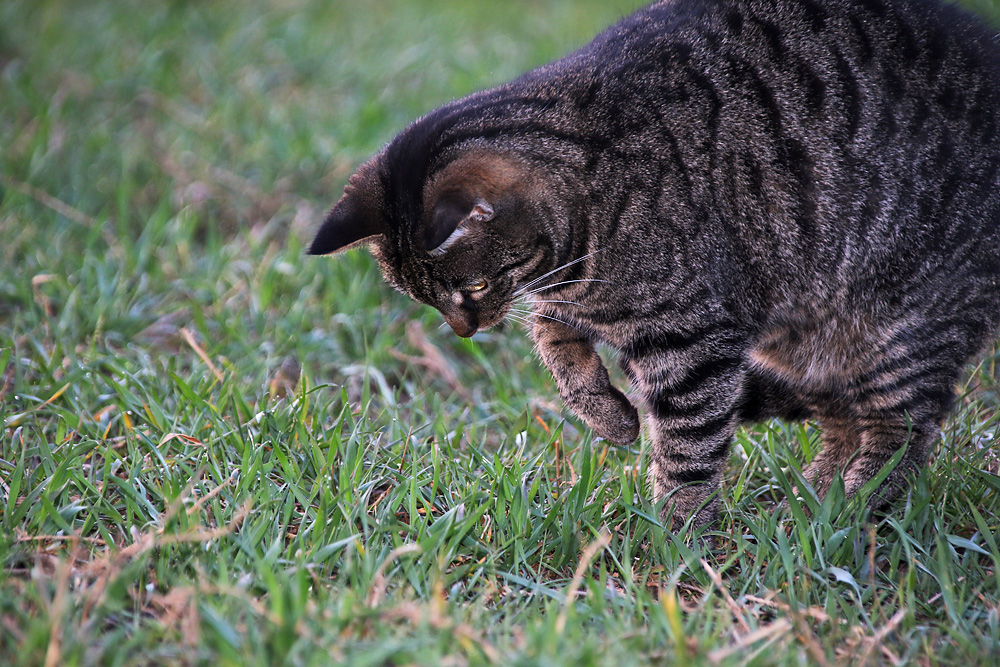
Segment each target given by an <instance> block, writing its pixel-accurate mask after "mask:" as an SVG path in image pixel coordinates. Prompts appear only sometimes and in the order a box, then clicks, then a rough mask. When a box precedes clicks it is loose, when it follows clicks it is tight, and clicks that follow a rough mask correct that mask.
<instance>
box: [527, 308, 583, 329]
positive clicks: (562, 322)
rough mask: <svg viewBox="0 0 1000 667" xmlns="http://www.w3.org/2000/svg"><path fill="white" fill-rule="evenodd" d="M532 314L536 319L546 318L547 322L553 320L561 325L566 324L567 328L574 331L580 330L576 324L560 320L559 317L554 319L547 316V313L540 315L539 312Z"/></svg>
mask: <svg viewBox="0 0 1000 667" xmlns="http://www.w3.org/2000/svg"><path fill="white" fill-rule="evenodd" d="M531 314H532V315H534V316H535V317H544V318H545V319H547V320H552V321H553V322H558V323H559V324H565V325H566V326H568V327H570V328H572V329H579V327H578V326H576V325H575V324H572V323H570V322H567V321H566V320H560V319H559V318H558V317H552V316H551V315H546V314H545V313H539V312H538V311H535V312H533V313H531Z"/></svg>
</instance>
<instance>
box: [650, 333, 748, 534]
mask: <svg viewBox="0 0 1000 667" xmlns="http://www.w3.org/2000/svg"><path fill="white" fill-rule="evenodd" d="M688 352H689V354H669V353H668V354H667V355H664V357H661V358H658V359H657V358H654V359H646V360H632V361H630V368H631V370H633V372H635V373H636V376H637V379H638V382H639V386H640V390H641V391H642V393H643V394H644V395H645V397H646V401H647V404H648V407H649V413H650V420H649V421H650V431H651V434H652V440H653V446H652V474H653V489H654V498H655V500H656V501H657V502H658V503H659V502H663V506H662V508H661V510H660V519H661V520H662V521H663V524H664V526H666V527H668V528H672V529H673V530H680V529H681V528H682V527H683V526H684V525H685V523H686V522H687V520H688V518H689V517H692V516H693V520H692V523H691V526H692V527H693V528H697V527H699V526H705V525H712V524H714V523H715V521H716V519H717V517H718V508H719V498H718V493H717V492H718V490H719V485H720V482H721V480H722V474H723V472H724V471H725V467H726V462H727V460H728V454H729V447H730V444H731V443H732V439H733V433H734V432H735V430H736V426H737V425H738V423H739V420H740V406H741V405H742V403H743V400H742V394H743V385H744V383H745V372H744V364H743V362H742V360H741V358H740V356H739V355H738V353H735V352H732V353H728V354H726V353H724V354H721V355H720V354H719V353H718V352H707V351H706V352H705V354H704V356H703V355H702V354H699V353H696V352H694V353H692V352H693V351H688ZM644 362H645V363H644Z"/></svg>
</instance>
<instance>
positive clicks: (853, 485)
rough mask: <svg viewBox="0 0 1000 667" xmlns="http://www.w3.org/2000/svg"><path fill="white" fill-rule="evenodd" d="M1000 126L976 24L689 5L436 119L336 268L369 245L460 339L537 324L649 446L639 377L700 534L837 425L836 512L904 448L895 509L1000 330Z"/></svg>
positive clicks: (390, 164) (405, 153)
mask: <svg viewBox="0 0 1000 667" xmlns="http://www.w3.org/2000/svg"><path fill="white" fill-rule="evenodd" d="M998 110H1000V47H998V46H997V43H996V42H995V41H993V40H992V39H991V38H990V35H989V34H988V33H987V32H986V31H985V30H984V29H983V28H981V27H980V26H979V25H978V24H976V23H975V22H974V21H973V20H972V19H970V18H968V17H967V16H965V15H964V14H962V13H961V12H960V11H959V10H956V9H954V8H951V7H942V6H940V5H938V4H936V3H933V2H925V1H923V0H670V1H667V2H661V3H657V4H654V5H652V6H650V7H648V8H646V9H644V10H641V11H639V12H637V13H636V14H634V15H633V16H631V17H628V18H626V19H624V20H622V21H621V22H620V23H618V24H617V25H615V26H613V27H611V28H610V29H608V30H607V31H606V32H604V33H603V34H601V35H599V36H598V37H597V38H596V39H595V40H594V41H593V42H592V43H591V44H590V45H589V46H587V47H585V48H583V49H582V50H580V51H578V52H576V53H574V54H572V55H570V56H568V57H566V58H564V59H562V60H559V61H557V62H554V63H552V64H549V65H547V66H544V67H541V68H540V69H537V70H535V71H532V72H529V73H528V74H526V75H524V76H523V77H521V78H520V79H517V80H516V81H514V82H512V83H509V84H506V85H503V86H500V87H498V88H494V89H491V90H487V91H484V92H481V93H477V94H475V95H472V96H470V97H467V98H465V99H462V100H458V101H456V102H453V103H451V104H448V105H446V106H444V107H442V108H440V109H438V110H436V111H434V112H432V113H430V114H428V115H427V116H425V117H424V118H421V119H420V120H418V121H416V122H415V123H414V124H412V125H411V126H410V127H408V128H407V129H406V130H405V131H403V132H402V133H401V134H400V135H399V136H397V137H396V138H395V139H394V140H393V141H392V142H391V143H390V144H389V145H388V146H386V147H385V148H384V149H383V150H382V151H381V152H380V153H379V154H377V155H376V156H375V157H373V158H372V159H371V160H370V161H369V162H368V163H366V164H365V165H363V166H362V167H361V168H360V169H359V171H358V173H357V174H356V175H355V177H354V178H352V179H351V182H350V184H349V185H348V186H347V188H346V191H345V194H344V196H343V198H342V199H341V200H340V201H339V202H338V203H337V205H336V206H335V207H334V209H333V210H332V211H331V213H330V215H329V217H328V218H327V220H326V221H325V222H324V224H323V225H322V227H321V228H320V230H319V233H318V234H317V237H316V240H315V241H314V243H313V246H312V248H311V252H312V253H314V254H325V253H329V252H334V251H337V250H340V249H342V248H344V247H349V246H352V245H355V244H358V243H364V244H367V245H369V246H370V248H371V249H372V251H373V252H374V254H375V256H376V257H377V258H378V260H379V262H380V264H381V266H382V269H383V273H384V274H385V277H386V279H387V280H388V281H389V282H390V283H391V284H392V285H394V286H395V287H396V288H398V289H400V290H403V291H404V292H406V293H408V294H410V295H411V296H412V297H413V298H415V299H417V300H419V301H422V302H424V303H427V304H430V305H432V306H434V307H435V308H438V309H439V310H440V311H441V313H442V314H443V315H444V317H445V319H446V321H447V322H448V323H449V324H450V325H451V326H452V328H453V329H454V330H455V332H456V333H458V334H459V335H462V336H468V335H472V334H473V333H475V332H476V331H478V330H480V329H484V328H487V327H490V326H493V325H494V324H496V323H498V322H499V321H501V320H503V319H504V318H505V317H508V316H510V317H520V316H521V315H520V314H519V313H518V310H517V308H518V304H521V303H526V304H528V305H529V306H530V308H531V310H532V314H531V315H530V318H531V322H532V333H533V337H534V341H535V345H536V348H537V350H538V353H539V355H540V357H541V359H542V361H543V362H544V363H545V364H546V366H548V368H549V369H550V370H551V371H552V374H553V376H554V378H555V381H556V385H557V387H558V390H559V393H560V395H561V396H562V397H563V400H564V401H565V402H566V404H567V405H568V406H569V407H570V408H571V409H573V410H574V411H575V412H576V413H577V414H579V415H580V416H581V417H582V418H583V419H584V420H585V421H586V422H587V423H588V424H589V425H590V426H591V427H592V428H593V429H594V430H595V431H596V432H597V433H599V434H601V435H603V436H604V437H606V438H608V439H609V440H611V441H613V442H616V443H628V442H631V441H632V440H634V439H635V438H636V437H637V435H638V432H639V419H638V414H637V412H636V410H635V408H634V407H633V406H632V405H631V404H630V403H629V400H628V399H627V398H626V397H625V395H624V394H622V392H621V391H619V390H618V389H616V388H615V387H613V386H612V385H611V384H610V382H609V379H608V373H607V371H606V369H605V368H604V366H603V365H602V363H601V359H600V357H599V356H598V355H597V353H596V352H595V349H594V346H595V344H596V343H598V342H602V343H605V344H607V345H608V346H610V347H611V348H612V349H614V350H617V352H618V356H619V358H620V361H621V363H622V366H623V367H624V368H625V370H626V372H627V373H628V375H629V377H630V378H631V379H632V382H633V389H634V390H635V392H636V393H638V394H639V395H640V396H641V397H642V398H643V400H644V403H645V407H646V409H647V415H648V427H649V430H650V432H651V437H652V442H653V446H652V463H653V470H654V493H655V497H656V498H657V499H666V501H665V502H664V504H663V508H664V509H663V517H664V519H665V520H670V519H673V520H674V522H675V525H679V523H682V522H683V520H685V519H687V518H688V517H689V516H690V515H692V514H693V515H694V517H693V518H694V524H695V525H701V524H709V523H711V522H712V521H713V520H714V519H715V516H716V512H717V504H718V500H717V497H716V494H715V491H716V490H717V489H718V486H719V481H720V477H721V475H722V472H723V468H724V465H725V462H726V460H727V454H728V451H729V447H730V442H731V439H732V436H733V431H734V429H735V428H736V427H737V425H738V424H740V423H741V422H746V421H749V420H760V419H766V418H770V417H782V418H786V419H803V418H811V419H814V420H816V421H817V422H818V423H819V425H820V426H821V427H822V429H823V432H824V440H825V446H824V448H823V450H822V452H821V453H820V454H819V455H818V456H817V457H816V459H815V460H814V461H813V462H812V463H811V464H810V465H809V467H808V469H807V471H806V473H807V476H808V478H809V479H810V480H811V481H812V482H813V483H814V484H815V486H816V487H817V488H818V489H819V490H820V491H821V492H825V491H826V489H827V488H829V484H830V482H831V480H832V478H833V476H834V474H835V473H836V472H839V473H841V474H843V476H844V479H845V483H846V486H847V491H848V493H853V492H856V491H857V490H858V489H859V488H860V487H861V486H862V485H863V484H864V483H865V482H866V481H868V480H869V479H871V478H872V477H873V476H874V475H875V474H876V472H877V471H878V470H879V469H880V468H881V467H882V465H883V464H884V463H885V462H886V461H888V460H889V459H890V458H891V457H892V455H893V454H894V453H895V452H896V451H898V450H899V448H900V447H902V446H904V445H905V446H906V447H907V449H906V453H905V456H904V458H903V462H902V464H901V465H900V466H899V467H898V468H897V469H896V470H895V471H894V472H893V473H892V474H891V475H890V477H889V479H888V480H886V482H885V484H884V485H883V486H882V488H881V489H880V492H879V496H878V502H879V503H888V502H889V501H891V500H892V498H893V497H894V496H895V495H896V494H897V493H898V492H899V491H900V490H902V489H904V488H905V486H906V484H907V475H909V474H910V473H911V472H913V471H916V470H918V469H919V468H920V467H921V466H922V465H923V464H924V463H925V460H926V458H927V456H928V452H929V450H930V448H931V446H932V444H933V442H934V439H935V438H936V437H937V433H938V429H939V425H940V422H941V420H942V419H943V418H944V416H945V414H946V413H947V411H948V410H949V408H950V404H951V402H952V392H953V389H952V387H953V386H954V383H955V381H956V379H957V378H958V376H959V373H960V371H961V369H962V366H963V364H964V363H965V362H966V360H967V359H968V358H969V357H970V356H971V355H973V354H975V353H976V352H977V351H979V350H980V349H981V348H982V347H983V346H984V345H985V344H986V343H987V342H988V341H989V340H990V339H991V337H992V336H993V335H995V333H996V330H997V328H998V326H1000V111H998ZM484 206H485V208H484ZM484 210H488V211H489V215H488V216H485V215H483V214H482V212H483V211H484ZM442 240H447V241H446V243H447V245H446V246H445V247H442ZM435 244H437V245H435Z"/></svg>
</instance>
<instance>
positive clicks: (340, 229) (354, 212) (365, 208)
mask: <svg viewBox="0 0 1000 667" xmlns="http://www.w3.org/2000/svg"><path fill="white" fill-rule="evenodd" d="M376 160H377V158H376ZM376 160H372V161H370V162H367V163H366V164H364V165H362V166H361V168H360V169H358V172H357V173H356V174H355V175H354V176H352V177H351V180H350V181H349V182H348V184H347V187H345V188H344V196H343V197H341V198H340V201H338V202H337V204H336V205H335V206H334V207H333V210H331V211H330V214H329V215H327V216H326V220H324V221H323V224H322V225H320V228H319V231H318V232H316V238H314V239H313V242H312V245H310V246H309V254H310V255H326V254H329V253H331V252H337V251H339V250H346V249H348V248H351V247H353V246H356V245H359V244H361V243H366V242H371V241H374V240H376V238H377V237H378V236H380V235H383V234H385V233H386V232H387V231H388V225H387V224H386V221H385V215H384V213H383V201H384V195H383V193H382V185H381V181H380V179H379V177H378V169H377V166H376Z"/></svg>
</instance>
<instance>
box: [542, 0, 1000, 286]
mask: <svg viewBox="0 0 1000 667" xmlns="http://www.w3.org/2000/svg"><path fill="white" fill-rule="evenodd" d="M545 73H546V72H543V74H545ZM547 73H548V74H550V75H551V74H555V75H557V76H561V77H563V80H564V81H567V82H568V83H567V89H568V90H574V87H575V90H576V91H578V92H575V93H572V94H574V95H576V97H577V99H578V102H579V104H578V106H579V107H580V108H582V109H584V111H583V117H584V118H585V119H586V120H585V121H584V122H585V123H588V122H589V123H591V126H590V128H588V131H589V132H591V133H592V134H593V135H595V136H600V137H601V138H602V139H603V140H604V141H605V143H606V144H607V145H613V146H615V153H614V156H613V157H611V158H609V159H607V161H606V162H607V164H606V165H604V171H603V172H601V162H600V160H593V161H592V163H593V164H597V165H598V167H597V169H595V171H594V173H596V174H597V175H598V179H600V178H602V173H603V174H605V175H606V182H607V183H608V184H609V186H608V187H609V188H610V187H614V183H615V181H616V179H617V180H619V181H620V180H621V177H620V174H621V173H622V172H621V167H622V165H625V164H626V161H627V160H629V159H633V163H637V164H639V163H640V162H638V160H635V158H636V157H637V156H642V159H646V160H648V158H649V156H651V155H652V156H655V158H658V159H659V160H661V164H663V165H667V166H666V168H665V169H661V170H660V171H659V172H658V173H657V174H656V175H657V177H658V178H659V179H660V181H662V184H661V183H658V182H652V183H653V187H652V188H651V189H650V193H651V195H650V198H651V201H652V200H653V197H654V196H655V193H656V192H659V191H665V192H668V193H669V194H670V196H669V197H668V199H669V208H664V209H662V211H661V215H660V216H659V217H657V215H651V216H648V219H646V220H644V219H642V218H641V216H636V217H635V218H634V219H632V220H629V221H628V222H629V224H628V225H627V228H628V229H629V231H630V233H633V234H637V235H639V236H642V237H646V236H648V237H649V238H650V239H651V240H650V243H655V242H656V241H655V239H656V237H657V235H658V234H660V233H662V230H664V229H668V230H669V231H668V233H672V230H674V229H678V228H679V229H681V230H682V234H683V236H684V237H685V238H697V236H698V235H699V234H700V233H702V234H704V235H705V236H708V237H711V236H714V237H718V235H719V234H725V235H727V237H728V238H729V240H730V245H731V246H732V248H731V249H732V254H733V256H734V257H736V258H737V262H736V264H739V262H740V261H744V260H745V261H744V268H746V269H747V270H748V271H749V270H750V268H752V269H753V271H754V272H755V273H754V276H752V278H753V279H759V280H762V281H763V280H767V279H771V280H772V284H774V285H781V286H782V287H781V289H785V288H787V285H788V284H789V282H790V281H791V282H796V281H798V282H801V281H802V280H805V279H808V280H811V281H812V282H813V284H814V286H818V285H820V283H822V284H823V285H825V286H830V289H836V290H839V291H843V289H844V287H843V285H837V284H836V283H835V282H831V281H830V279H829V276H830V274H836V275H837V276H838V279H839V278H840V277H844V279H845V280H853V281H854V282H855V283H856V284H857V285H858V286H859V287H858V289H862V287H860V286H863V285H868V286H869V287H876V286H877V284H880V283H884V285H883V286H884V287H885V288H886V289H889V288H890V287H892V288H895V287H898V286H899V285H902V284H903V283H905V282H906V281H907V280H908V279H909V276H908V275H905V274H906V273H907V271H910V270H911V269H912V268H913V267H915V266H917V265H918V264H920V263H921V262H924V263H926V262H927V261H930V260H928V259H927V258H929V257H932V256H933V257H939V258H945V257H949V258H951V257H956V256H957V255H958V253H957V251H956V249H957V248H958V247H959V246H963V244H966V243H968V242H969V241H970V240H971V239H980V240H981V242H982V243H983V246H981V248H980V250H979V251H978V252H976V253H973V255H974V256H970V255H968V254H965V255H963V257H965V258H966V259H968V260H969V261H973V262H978V263H979V266H980V267H981V266H982V265H983V264H984V263H985V264H989V263H990V262H993V263H995V262H996V260H995V258H994V259H990V258H991V256H992V255H993V254H994V253H993V252H992V250H988V249H987V248H986V246H989V244H990V243H994V244H995V243H997V242H1000V45H998V43H997V39H996V37H995V33H994V32H991V31H990V30H988V29H987V28H986V27H985V26H984V25H983V24H982V23H981V22H980V21H979V20H978V19H975V18H973V17H972V16H970V15H968V14H967V13H965V12H964V11H962V10H961V9H958V8H956V7H953V6H949V5H945V4H942V3H940V2H938V1H937V0H667V1H665V2H660V3H656V4H653V5H651V6H649V7H647V8H645V9H644V10H641V11H640V12H638V13H636V14H634V15H633V16H631V17H629V18H626V19H624V20H623V21H622V22H620V23H619V24H617V25H615V26H613V27H612V28H610V29H609V30H607V31H606V32H605V33H603V34H602V35H600V36H598V38H597V39H595V40H594V42H593V43H592V44H591V45H590V46H588V47H586V48H585V49H583V50H581V51H580V52H579V53H577V54H574V55H573V56H571V57H570V58H569V59H567V61H565V62H564V63H562V64H556V65H554V66H552V67H550V68H547ZM579 91H583V92H579ZM616 159H618V161H617V162H616ZM675 167H676V169H675ZM651 173H652V172H651ZM630 196H632V197H633V198H634V197H635V196H636V195H635V191H634V189H633V191H632V193H631V195H630ZM660 201H665V200H664V199H662V198H661V199H660ZM619 227H620V226H619ZM616 228H618V227H616ZM706 230H707V231H706ZM696 250H697V248H696ZM693 254H697V252H696V253H693ZM806 261H808V262H809V263H808V265H806V264H805V263H804V262H806ZM939 264H940V266H939V273H940V274H942V275H943V272H945V271H946V270H948V269H956V268H957V269H961V267H956V266H954V265H951V266H949V265H948V262H947V261H943V260H942V261H941V262H940V263H939ZM994 268H996V267H994ZM734 270H736V271H738V270H739V267H737V269H734ZM990 270H992V269H990ZM782 272H784V273H782ZM845 276H853V277H845ZM939 277H940V276H939ZM817 289H819V287H817ZM813 296H818V295H816V294H814V295H813Z"/></svg>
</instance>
